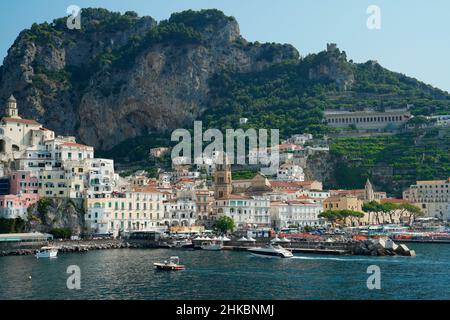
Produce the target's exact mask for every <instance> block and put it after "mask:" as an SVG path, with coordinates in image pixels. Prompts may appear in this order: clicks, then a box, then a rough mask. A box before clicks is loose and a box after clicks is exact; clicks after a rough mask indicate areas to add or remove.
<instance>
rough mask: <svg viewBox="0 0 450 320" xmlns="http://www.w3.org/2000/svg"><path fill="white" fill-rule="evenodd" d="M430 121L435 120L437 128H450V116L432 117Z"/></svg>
mask: <svg viewBox="0 0 450 320" xmlns="http://www.w3.org/2000/svg"><path fill="white" fill-rule="evenodd" d="M427 118H428V119H431V120H435V121H436V125H437V126H450V114H446V115H439V116H431V117H427Z"/></svg>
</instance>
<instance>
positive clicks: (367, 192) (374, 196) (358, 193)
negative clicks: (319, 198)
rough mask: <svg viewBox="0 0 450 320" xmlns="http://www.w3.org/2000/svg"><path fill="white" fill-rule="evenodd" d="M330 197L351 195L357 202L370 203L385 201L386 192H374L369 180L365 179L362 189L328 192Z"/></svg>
mask: <svg viewBox="0 0 450 320" xmlns="http://www.w3.org/2000/svg"><path fill="white" fill-rule="evenodd" d="M330 195H331V196H345V195H351V196H355V197H357V198H358V199H359V200H363V201H365V202H370V201H380V200H381V199H386V198H387V194H386V192H377V191H374V189H373V185H372V183H371V182H370V180H369V179H367V181H366V184H365V186H364V189H350V190H342V189H340V190H330Z"/></svg>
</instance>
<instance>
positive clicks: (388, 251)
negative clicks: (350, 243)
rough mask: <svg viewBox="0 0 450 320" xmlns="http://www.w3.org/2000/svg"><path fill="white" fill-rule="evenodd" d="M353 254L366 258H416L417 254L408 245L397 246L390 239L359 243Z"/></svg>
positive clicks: (355, 246)
mask: <svg viewBox="0 0 450 320" xmlns="http://www.w3.org/2000/svg"><path fill="white" fill-rule="evenodd" d="M352 253H353V254H355V255H364V256H397V255H398V256H408V257H414V256H415V255H416V252H415V251H414V250H410V249H409V248H408V247H407V246H406V245H404V244H400V245H397V244H396V243H395V242H394V241H392V240H391V239H388V238H379V239H370V240H364V241H359V242H357V243H356V244H355V245H354V247H353V249H352Z"/></svg>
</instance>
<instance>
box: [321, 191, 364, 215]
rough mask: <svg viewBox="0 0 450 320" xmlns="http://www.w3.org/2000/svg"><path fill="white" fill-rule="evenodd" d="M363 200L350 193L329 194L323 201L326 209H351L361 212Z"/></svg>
mask: <svg viewBox="0 0 450 320" xmlns="http://www.w3.org/2000/svg"><path fill="white" fill-rule="evenodd" d="M362 206H363V201H362V200H360V199H358V197H356V196H352V195H339V196H331V197H329V198H327V199H325V200H324V201H323V209H324V211H326V210H352V211H359V212H362Z"/></svg>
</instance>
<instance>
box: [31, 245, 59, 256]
mask: <svg viewBox="0 0 450 320" xmlns="http://www.w3.org/2000/svg"><path fill="white" fill-rule="evenodd" d="M57 255H58V248H56V247H42V248H41V249H40V250H39V251H38V252H36V254H35V256H36V258H56V256H57Z"/></svg>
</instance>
